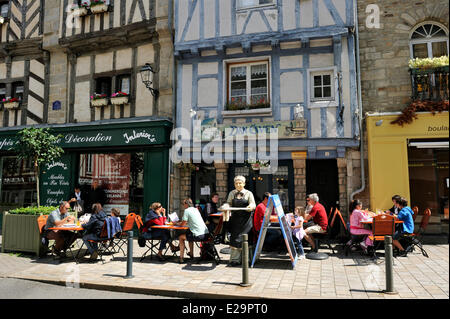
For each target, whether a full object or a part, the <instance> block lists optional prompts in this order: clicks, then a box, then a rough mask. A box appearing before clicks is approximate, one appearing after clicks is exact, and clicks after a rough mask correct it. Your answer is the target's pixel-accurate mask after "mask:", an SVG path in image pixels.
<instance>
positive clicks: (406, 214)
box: [392, 198, 414, 256]
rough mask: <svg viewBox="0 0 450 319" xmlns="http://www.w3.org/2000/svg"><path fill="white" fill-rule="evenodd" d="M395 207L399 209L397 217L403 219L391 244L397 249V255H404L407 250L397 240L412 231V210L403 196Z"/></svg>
mask: <svg viewBox="0 0 450 319" xmlns="http://www.w3.org/2000/svg"><path fill="white" fill-rule="evenodd" d="M396 205H397V208H398V210H399V212H398V215H397V218H398V219H399V220H401V221H403V224H400V225H399V226H400V227H399V228H400V229H398V230H397V231H396V232H395V234H394V236H393V238H392V239H393V241H392V244H393V245H394V246H395V247H396V248H398V250H399V256H406V254H407V251H406V250H405V249H404V248H403V246H402V245H401V244H400V242H399V240H400V239H401V238H402V237H404V236H405V234H412V233H414V219H413V215H414V212H413V211H412V209H411V207H409V206H408V201H407V200H406V199H405V198H400V199H399V200H398V201H397V203H396Z"/></svg>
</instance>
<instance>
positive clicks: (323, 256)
mask: <svg viewBox="0 0 450 319" xmlns="http://www.w3.org/2000/svg"><path fill="white" fill-rule="evenodd" d="M305 257H306V258H307V259H312V260H325V259H328V257H330V256H329V255H328V254H325V253H316V252H310V253H307V254H306V256H305Z"/></svg>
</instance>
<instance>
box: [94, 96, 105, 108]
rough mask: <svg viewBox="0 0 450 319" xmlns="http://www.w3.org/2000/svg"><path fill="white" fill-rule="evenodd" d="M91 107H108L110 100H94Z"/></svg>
mask: <svg viewBox="0 0 450 319" xmlns="http://www.w3.org/2000/svg"><path fill="white" fill-rule="evenodd" d="M91 105H92V106H96V107H99V106H106V105H108V99H107V98H106V97H105V98H101V99H92V100H91Z"/></svg>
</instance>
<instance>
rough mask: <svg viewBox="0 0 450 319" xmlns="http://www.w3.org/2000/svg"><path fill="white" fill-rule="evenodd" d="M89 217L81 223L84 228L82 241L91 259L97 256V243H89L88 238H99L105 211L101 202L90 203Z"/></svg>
mask: <svg viewBox="0 0 450 319" xmlns="http://www.w3.org/2000/svg"><path fill="white" fill-rule="evenodd" d="M91 214H92V215H91V218H89V221H88V222H87V223H86V224H83V225H81V226H82V227H83V229H84V234H83V242H84V244H85V245H86V247H87V249H88V253H89V254H90V255H91V257H90V258H91V260H96V259H97V257H98V244H97V243H91V242H89V240H99V239H100V234H101V232H102V228H103V225H104V224H105V220H106V217H107V216H106V213H105V212H104V210H103V207H102V204H100V203H95V204H93V205H92V209H91Z"/></svg>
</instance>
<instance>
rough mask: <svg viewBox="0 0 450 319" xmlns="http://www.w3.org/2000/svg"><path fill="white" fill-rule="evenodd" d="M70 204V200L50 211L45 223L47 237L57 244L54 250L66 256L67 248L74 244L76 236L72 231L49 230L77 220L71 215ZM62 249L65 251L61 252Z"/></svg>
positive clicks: (58, 254)
mask: <svg viewBox="0 0 450 319" xmlns="http://www.w3.org/2000/svg"><path fill="white" fill-rule="evenodd" d="M69 209H70V204H69V203H68V202H65V201H64V202H62V203H61V204H60V205H59V208H58V209H56V210H54V211H53V212H51V213H50V215H49V216H48V218H47V223H46V224H45V228H44V230H45V237H47V239H49V240H54V241H55V245H54V246H53V248H52V250H53V253H54V254H55V255H57V256H60V257H64V255H65V250H66V249H67V248H68V247H70V245H72V243H73V242H74V241H75V239H76V237H74V236H73V234H72V233H71V232H70V231H64V230H49V228H52V227H59V226H62V225H64V224H71V223H74V222H75V218H74V217H73V216H71V215H70V214H69V213H68V211H69ZM61 250H63V251H64V252H63V253H61Z"/></svg>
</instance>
